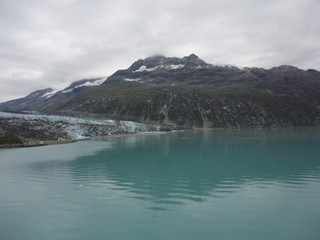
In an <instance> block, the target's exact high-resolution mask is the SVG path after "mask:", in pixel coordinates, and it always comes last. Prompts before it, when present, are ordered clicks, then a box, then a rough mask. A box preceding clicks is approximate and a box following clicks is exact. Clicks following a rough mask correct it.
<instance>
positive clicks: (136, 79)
mask: <svg viewBox="0 0 320 240" xmlns="http://www.w3.org/2000/svg"><path fill="white" fill-rule="evenodd" d="M123 80H125V81H127V82H138V81H140V80H141V78H124V79H123Z"/></svg>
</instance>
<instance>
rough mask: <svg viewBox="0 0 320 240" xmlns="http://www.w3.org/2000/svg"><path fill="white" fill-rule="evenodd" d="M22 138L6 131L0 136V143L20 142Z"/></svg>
mask: <svg viewBox="0 0 320 240" xmlns="http://www.w3.org/2000/svg"><path fill="white" fill-rule="evenodd" d="M21 143H22V140H21V139H20V138H19V137H17V136H16V135H14V134H11V133H6V134H5V135H3V136H0V144H2V145H6V144H9V145H12V144H21Z"/></svg>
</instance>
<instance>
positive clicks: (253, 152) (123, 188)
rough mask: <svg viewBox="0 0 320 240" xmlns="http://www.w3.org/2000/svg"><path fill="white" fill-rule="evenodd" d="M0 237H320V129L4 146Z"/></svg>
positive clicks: (0, 155)
mask: <svg viewBox="0 0 320 240" xmlns="http://www.w3.org/2000/svg"><path fill="white" fill-rule="evenodd" d="M0 239H1V240H11V239H14V240H20V239H21V240H22V239H23V240H27V239H32V240H37V239H39V240H44V239H46V240H51V239H52V240H53V239H55V240H56V239H77V240H81V239H86V240H88V239H92V240H98V239H115V240H122V239H130V240H133V239H139V240H144V239H148V240H157V239H163V240H170V239H173V240H178V239H181V240H187V239H192V240H194V239H197V240H202V239H238V240H242V239H246V240H250V239H255V240H256V239H259V240H264V239H268V240H269V239H282V240H283V239H288V240H289V239H290V240H295V239H297V240H301V239H303V240H309V239H310V240H311V239H314V240H319V239H320V131H319V129H317V128H300V129H280V130H262V129H259V130H215V131H206V132H203V131H193V132H179V133H169V134H162V135H153V136H131V137H123V138H113V139H106V140H99V141H83V142H77V143H73V144H67V145H54V146H46V147H36V148H24V149H6V150H0Z"/></svg>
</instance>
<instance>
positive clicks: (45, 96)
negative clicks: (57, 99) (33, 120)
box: [41, 90, 58, 99]
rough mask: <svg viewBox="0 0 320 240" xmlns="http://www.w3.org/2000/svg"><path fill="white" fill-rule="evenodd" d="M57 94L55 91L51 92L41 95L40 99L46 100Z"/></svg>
mask: <svg viewBox="0 0 320 240" xmlns="http://www.w3.org/2000/svg"><path fill="white" fill-rule="evenodd" d="M57 92H58V91H57V90H52V91H51V92H47V93H45V94H43V95H42V96H41V97H42V98H46V99H48V98H50V97H52V96H53V95H55V94H56V93H57Z"/></svg>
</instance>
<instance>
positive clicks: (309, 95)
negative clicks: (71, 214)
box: [0, 54, 320, 128]
mask: <svg viewBox="0 0 320 240" xmlns="http://www.w3.org/2000/svg"><path fill="white" fill-rule="evenodd" d="M95 81H99V84H100V85H99V84H95V85H96V86H82V85H81V84H84V85H90V83H91V82H89V83H86V82H82V83H81V84H78V83H75V86H72V85H71V86H70V87H69V88H67V89H65V90H63V91H60V92H57V93H55V94H54V95H52V96H51V95H50V94H51V93H50V92H49V91H50V90H49V89H46V90H42V91H37V92H35V93H33V94H30V95H29V96H27V97H26V98H23V99H18V100H13V101H10V102H7V103H2V104H0V110H3V111H20V112H21V111H38V112H40V113H46V114H60V115H73V116H91V117H98V118H112V119H122V120H134V121H139V122H144V123H152V124H169V125H172V126H181V127H200V128H212V127H282V126H310V125H318V124H319V123H320V72H319V71H316V70H312V69H309V70H307V71H305V70H301V69H299V68H296V67H293V66H280V67H274V68H271V69H268V70H267V69H262V68H239V67H236V66H228V65H212V64H208V63H206V62H204V61H203V60H201V59H200V58H198V57H197V56H196V55H194V54H192V55H190V56H187V57H183V58H166V57H164V56H154V57H149V58H146V59H140V60H138V61H136V62H134V63H133V64H132V65H131V66H130V67H129V68H128V69H125V70H119V71H117V72H115V73H114V74H113V75H111V76H110V77H108V78H107V79H106V80H105V81H103V80H92V82H95ZM102 82H103V83H102ZM77 86H81V87H77ZM30 99H33V100H30Z"/></svg>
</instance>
